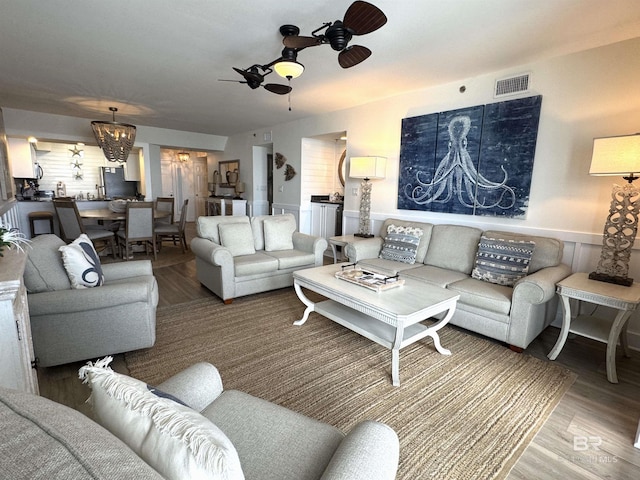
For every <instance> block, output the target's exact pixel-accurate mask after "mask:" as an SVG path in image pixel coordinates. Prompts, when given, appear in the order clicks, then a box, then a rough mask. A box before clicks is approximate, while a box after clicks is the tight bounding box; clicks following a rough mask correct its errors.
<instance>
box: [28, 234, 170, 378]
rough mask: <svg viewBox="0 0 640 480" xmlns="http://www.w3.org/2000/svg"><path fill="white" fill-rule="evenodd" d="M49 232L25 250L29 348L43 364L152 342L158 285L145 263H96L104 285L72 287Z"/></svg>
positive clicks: (56, 240) (56, 241) (57, 244)
mask: <svg viewBox="0 0 640 480" xmlns="http://www.w3.org/2000/svg"><path fill="white" fill-rule="evenodd" d="M62 245H65V242H63V241H62V240H61V239H60V238H58V237H57V236H55V235H39V236H37V237H35V238H34V239H33V241H32V243H31V246H32V248H30V249H29V250H28V255H27V264H26V267H25V272H24V282H25V286H26V288H27V299H28V303H29V314H30V318H31V334H32V337H33V348H34V351H35V356H36V358H37V361H38V365H39V366H42V367H48V366H52V365H60V364H64V363H70V362H75V361H78V360H86V359H91V358H95V357H99V356H104V355H111V354H115V353H122V352H128V351H132V350H138V349H140V348H148V347H151V346H153V344H154V343H155V339H156V307H157V305H158V285H157V283H156V279H155V277H154V276H153V271H152V268H151V262H150V261H149V260H140V261H135V262H124V263H113V264H105V265H102V270H103V273H104V277H105V282H104V285H102V286H99V287H93V288H85V289H72V288H71V283H70V282H69V278H68V276H67V273H66V271H65V269H64V266H63V262H62V258H61V254H60V252H59V251H58V249H59V248H60V246H62Z"/></svg>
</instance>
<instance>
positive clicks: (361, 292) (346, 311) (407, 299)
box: [293, 264, 460, 386]
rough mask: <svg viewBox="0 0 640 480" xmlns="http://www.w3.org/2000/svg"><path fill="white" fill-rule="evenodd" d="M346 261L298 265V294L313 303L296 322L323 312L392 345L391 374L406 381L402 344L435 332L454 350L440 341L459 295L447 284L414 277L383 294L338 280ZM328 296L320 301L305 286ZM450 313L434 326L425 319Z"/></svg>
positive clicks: (436, 343) (435, 339) (437, 343)
mask: <svg viewBox="0 0 640 480" xmlns="http://www.w3.org/2000/svg"><path fill="white" fill-rule="evenodd" d="M340 269H341V267H340V264H338V265H327V266H324V267H318V268H309V269H305V270H298V271H296V272H294V273H293V278H294V281H293V286H294V288H295V291H296V294H297V295H298V298H299V299H300V301H302V303H304V304H305V305H306V306H307V308H306V309H305V311H304V314H303V316H302V318H301V319H300V320H297V321H295V322H294V325H303V324H304V323H305V322H306V321H307V319H308V318H309V314H310V313H311V312H317V313H319V314H320V315H323V316H324V317H327V318H329V319H331V320H333V321H334V322H336V323H339V324H340V325H343V326H344V327H347V328H348V329H350V330H353V331H354V332H356V333H359V334H360V335H362V336H364V337H366V338H368V339H369V340H372V341H374V342H376V343H378V344H380V345H382V346H383V347H386V348H388V349H390V350H391V378H392V383H393V385H394V386H399V385H400V365H399V364H400V349H401V348H403V347H406V346H407V345H411V344H412V343H414V342H417V341H418V340H420V339H422V338H425V337H427V336H428V337H431V338H432V339H433V345H434V346H435V348H436V350H437V351H438V352H439V353H441V354H443V355H451V352H450V351H449V350H447V349H446V348H443V347H442V345H441V344H440V337H439V336H438V330H440V329H441V328H442V327H444V326H445V325H446V324H447V323H448V322H449V320H450V319H451V317H452V316H453V313H454V311H455V309H456V302H457V301H458V298H460V296H459V295H457V294H455V293H453V292H449V291H448V290H445V289H444V288H440V287H437V286H431V285H428V284H424V283H421V282H418V281H415V280H411V279H409V278H407V279H404V281H405V283H404V285H402V286H400V287H397V288H392V289H389V290H385V291H382V292H380V293H377V292H375V291H373V290H369V289H367V288H365V287H362V286H360V285H355V284H353V283H349V282H346V281H344V280H340V279H337V278H336V277H335V272H337V271H340ZM303 287H304V288H308V289H309V290H311V291H314V292H316V293H319V294H320V295H323V296H325V297H327V298H328V300H323V301H321V302H317V303H314V302H312V301H311V300H309V298H307V297H306V296H305V294H304V292H303V291H302V288H303ZM444 312H446V315H445V316H444V317H443V318H442V319H441V320H436V321H435V323H433V324H431V325H423V324H421V323H420V322H422V321H424V320H426V319H428V318H431V317H433V316H434V315H438V314H440V313H444Z"/></svg>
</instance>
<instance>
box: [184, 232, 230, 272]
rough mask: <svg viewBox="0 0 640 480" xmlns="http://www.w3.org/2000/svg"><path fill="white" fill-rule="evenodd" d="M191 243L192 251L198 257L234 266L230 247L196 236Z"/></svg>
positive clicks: (220, 264)
mask: <svg viewBox="0 0 640 480" xmlns="http://www.w3.org/2000/svg"><path fill="white" fill-rule="evenodd" d="M190 245H191V251H192V252H193V254H194V255H195V256H197V257H198V258H201V259H202V260H204V261H206V262H209V263H211V264H212V265H217V266H220V267H221V266H229V267H231V268H233V255H231V251H230V250H229V249H228V248H225V247H223V246H222V245H218V244H217V243H214V242H212V241H211V240H207V239H206V238H200V237H194V238H193V239H192V240H191V244H190Z"/></svg>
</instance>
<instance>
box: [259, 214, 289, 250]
mask: <svg viewBox="0 0 640 480" xmlns="http://www.w3.org/2000/svg"><path fill="white" fill-rule="evenodd" d="M262 226H263V228H264V249H265V251H267V252H277V251H280V250H293V232H295V231H296V228H297V225H296V219H295V218H294V216H293V215H275V216H273V217H271V218H266V219H265V220H264V222H262Z"/></svg>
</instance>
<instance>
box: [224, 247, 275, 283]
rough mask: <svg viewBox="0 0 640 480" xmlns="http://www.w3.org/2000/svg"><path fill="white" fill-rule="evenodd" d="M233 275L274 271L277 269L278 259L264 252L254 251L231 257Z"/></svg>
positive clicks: (240, 275) (242, 275)
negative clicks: (250, 253) (251, 253)
mask: <svg viewBox="0 0 640 480" xmlns="http://www.w3.org/2000/svg"><path fill="white" fill-rule="evenodd" d="M233 265H234V267H235V276H236V277H244V276H246V275H257V274H260V273H269V272H275V271H276V270H278V260H277V259H276V258H274V257H272V256H270V255H267V254H266V253H264V252H256V253H254V254H253V255H240V256H239V257H233Z"/></svg>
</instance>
